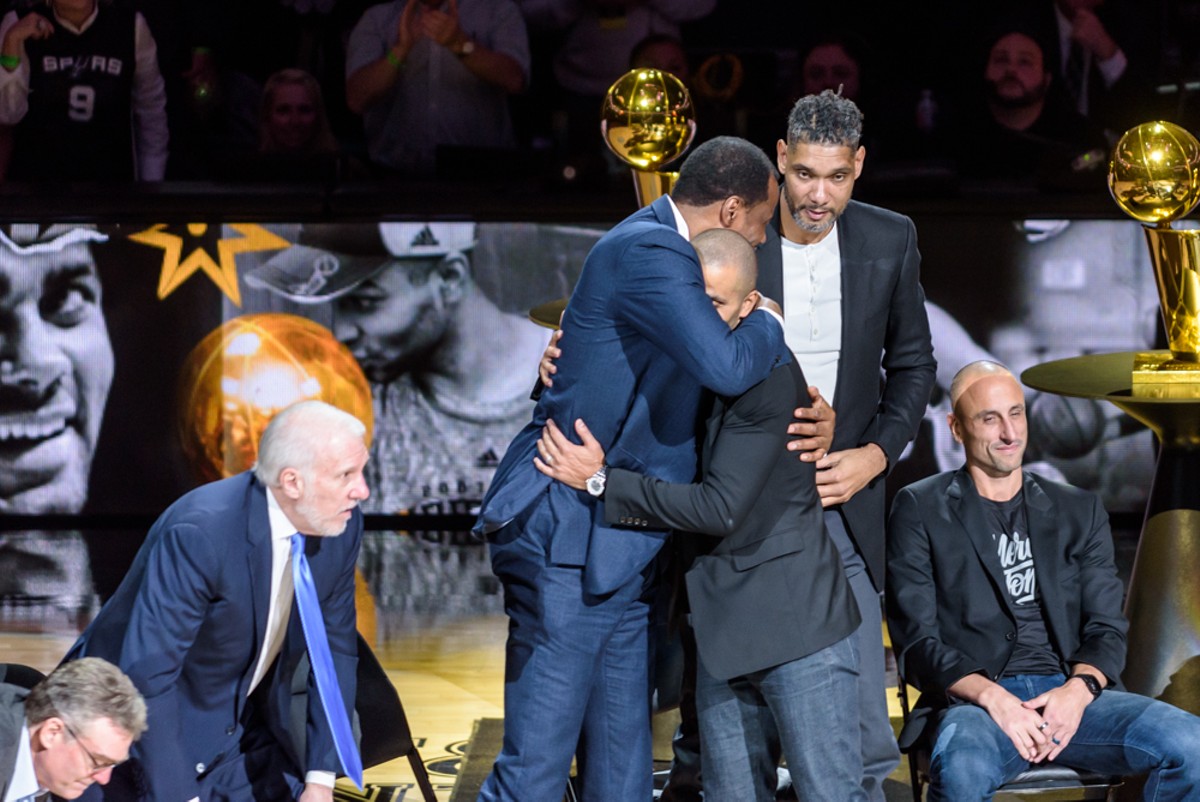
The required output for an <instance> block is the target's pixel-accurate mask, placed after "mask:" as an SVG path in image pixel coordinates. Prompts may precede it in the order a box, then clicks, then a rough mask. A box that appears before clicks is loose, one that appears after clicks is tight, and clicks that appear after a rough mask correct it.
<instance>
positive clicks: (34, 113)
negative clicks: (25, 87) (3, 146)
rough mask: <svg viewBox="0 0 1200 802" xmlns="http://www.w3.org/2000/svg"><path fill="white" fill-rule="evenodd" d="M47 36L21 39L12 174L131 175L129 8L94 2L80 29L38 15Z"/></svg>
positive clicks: (132, 57)
mask: <svg viewBox="0 0 1200 802" xmlns="http://www.w3.org/2000/svg"><path fill="white" fill-rule="evenodd" d="M46 16H47V18H48V19H49V20H50V21H51V22H52V23H53V25H54V34H53V35H52V36H50V37H48V38H46V39H41V40H38V39H32V38H31V39H29V40H27V41H26V42H25V51H26V54H27V55H28V57H29V72H30V74H29V112H28V114H26V116H25V119H24V120H22V121H21V123H20V124H19V125H18V126H17V129H16V136H17V141H16V147H15V148H14V153H13V161H12V169H11V173H12V175H13V177H14V178H21V177H24V176H26V175H30V176H32V175H36V176H38V177H39V178H43V179H44V178H62V179H71V178H76V179H78V178H80V177H82V176H87V177H90V178H107V179H117V180H132V179H133V178H134V170H133V164H134V162H133V122H132V120H131V114H132V100H131V97H132V91H133V72H134V67H135V55H134V12H133V10H132V9H130V8H128V7H126V6H125V5H123V4H120V3H116V4H102V5H101V6H100V13H99V14H98V15H97V17H96V20H95V22H93V23H92V25H91V26H90V27H89V28H88V29H87V30H86V31H84V32H83V33H81V34H76V33H72V32H71V31H69V30H67V29H66V28H64V27H63V26H62V25H61V24H60V23H59V22H58V20H56V19H55V18H54V15H53V14H50V13H46Z"/></svg>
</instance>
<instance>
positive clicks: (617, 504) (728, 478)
mask: <svg viewBox="0 0 1200 802" xmlns="http://www.w3.org/2000/svg"><path fill="white" fill-rule="evenodd" d="M805 387H806V385H805V381H804V374H803V373H801V371H800V368H799V366H798V365H797V364H796V363H795V362H794V361H793V362H790V363H788V364H787V365H782V366H780V367H778V368H775V370H773V371H772V372H771V375H770V376H768V377H767V378H766V379H765V380H764V381H762V382H761V383H759V384H757V385H755V386H754V387H752V388H751V389H750V390H748V391H746V392H745V393H743V394H742V395H740V396H738V397H736V398H725V397H717V398H715V400H714V403H713V407H712V412H711V414H710V416H709V418H708V422H707V431H706V435H705V439H704V445H703V448H702V449H701V481H700V483H699V484H669V483H667V482H662V481H659V480H658V479H654V478H652V477H648V476H643V475H641V474H638V473H634V472H632V471H626V470H620V469H611V468H610V469H609V476H608V487H607V490H606V492H605V495H604V497H605V515H606V517H607V519H608V522H609V523H611V524H617V525H624V526H636V527H649V528H655V527H659V528H663V527H670V528H672V529H676V530H684V532H685V533H683V534H680V533H677V534H676V535H674V537H684V538H702V539H703V540H702V542H701V543H698V544H696V545H697V546H698V548H697V551H699V552H700V554H699V555H698V556H696V557H695V559H694V561H693V563H692V565H691V567H690V568H689V569H688V570H687V591H688V600H689V602H690V604H691V610H692V626H693V628H694V630H695V633H696V645H697V648H698V650H699V653H700V656H701V658H702V659H703V661H704V666H705V668H706V669H707V670H708V671H709V672H710V673H711V674H712V675H713V676H715V677H717V678H719V679H730V678H733V677H737V676H741V675H743V674H748V673H750V672H752V671H759V670H762V669H766V668H771V667H772V666H776V665H780V664H782V663H786V662H789V661H791V660H796V659H799V658H801V657H804V656H805V655H809V654H812V653H813V652H816V651H818V650H820V649H823V648H825V647H826V646H829V645H831V644H833V643H836V642H837V641H839V640H841V639H842V638H844V637H846V636H847V635H849V634H850V633H851V632H852V631H854V629H855V628H856V627H857V626H858V623H859V620H860V619H859V614H858V607H857V606H856V605H855V602H854V597H853V596H852V595H851V593H850V586H849V583H848V582H847V580H846V574H845V571H844V570H843V569H842V565H841V560H840V558H839V557H838V553H837V550H836V549H835V548H834V546H833V542H832V541H831V540H830V539H829V538H828V537H827V536H826V534H825V525H824V519H823V517H822V512H821V502H820V499H819V498H818V496H817V491H816V484H815V479H814V476H813V474H814V471H815V469H814V467H813V464H812V463H809V462H801V461H800V460H798V459H796V457H795V455H794V454H792V453H791V452H789V451H787V450H786V449H785V447H784V446H785V444H786V442H787V439H788V436H787V426H788V423H790V422H791V420H792V412H793V410H794V409H795V406H796V398H797V397H798V395H800V394H803V393H804V390H805ZM695 532H704V533H707V535H695V534H686V533H695Z"/></svg>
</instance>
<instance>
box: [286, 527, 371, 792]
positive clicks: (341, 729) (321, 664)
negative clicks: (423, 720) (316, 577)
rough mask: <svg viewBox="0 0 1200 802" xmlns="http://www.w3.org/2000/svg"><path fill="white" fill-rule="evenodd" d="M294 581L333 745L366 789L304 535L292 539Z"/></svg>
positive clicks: (344, 766)
mask: <svg viewBox="0 0 1200 802" xmlns="http://www.w3.org/2000/svg"><path fill="white" fill-rule="evenodd" d="M292 579H293V581H294V583H295V585H296V607H297V608H298V609H299V610H300V625H301V626H302V627H303V628H304V640H305V642H306V643H307V644H308V661H309V663H311V664H312V670H313V674H314V675H315V676H316V678H317V693H318V694H319V695H320V697H321V707H322V708H323V709H324V710H325V718H326V719H327V720H328V721H329V729H330V730H331V731H332V732H333V743H334V746H336V747H337V754H338V760H340V761H341V762H342V770H343V771H344V772H345V774H346V776H347V777H349V778H350V779H351V780H353V781H354V784H355V785H356V786H358V788H359V789H361V788H362V787H363V767H362V757H361V756H360V755H359V753H358V746H357V745H356V744H355V743H354V733H353V732H352V731H351V729H350V717H349V716H347V715H346V705H345V704H343V702H342V693H341V690H340V689H339V688H338V681H337V674H336V672H334V670H333V656H332V655H331V654H330V653H329V638H327V637H326V635H325V620H324V618H323V617H322V616H321V603H320V602H319V601H318V600H317V588H316V586H315V585H314V584H313V576H312V571H311V570H310V569H309V567H308V559H307V558H305V556H304V535H301V534H299V533H297V534H294V535H292Z"/></svg>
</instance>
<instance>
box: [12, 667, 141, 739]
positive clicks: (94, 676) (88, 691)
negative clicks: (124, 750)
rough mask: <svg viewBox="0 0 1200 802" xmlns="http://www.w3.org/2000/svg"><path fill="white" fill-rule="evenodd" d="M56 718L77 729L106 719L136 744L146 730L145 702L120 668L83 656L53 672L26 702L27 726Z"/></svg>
mask: <svg viewBox="0 0 1200 802" xmlns="http://www.w3.org/2000/svg"><path fill="white" fill-rule="evenodd" d="M56 717H57V718H61V719H62V720H63V721H65V722H67V725H68V726H73V727H76V728H82V727H87V726H90V725H91V724H92V723H93V722H95V721H98V720H100V719H102V718H107V719H109V720H110V721H112V723H113V726H115V727H117V728H118V729H121V730H124V731H125V732H127V733H129V734H130V735H131V736H133V739H134V740H135V741H136V740H137V739H138V738H139V737H141V734H142V733H143V732H145V731H146V702H145V701H144V700H143V699H142V695H141V694H140V693H138V689H137V688H136V687H134V684H133V681H132V680H130V679H129V677H127V676H125V674H124V673H122V671H121V669H119V668H117V667H116V666H114V665H113V664H112V663H110V662H108V661H107V660H102V659H100V658H99V657H83V658H80V659H79V660H73V661H71V662H70V663H63V664H62V665H61V666H59V667H58V668H56V669H54V671H53V672H51V673H50V676H48V677H46V678H45V679H44V680H42V681H41V682H39V683H38V684H37V685H35V686H34V687H33V690H31V691H30V692H29V696H28V697H27V698H26V699H25V721H26V723H27V724H28V725H29V726H33V725H35V724H41V723H42V722H43V721H45V720H46V719H49V718H56Z"/></svg>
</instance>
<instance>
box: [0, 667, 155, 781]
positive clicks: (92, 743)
mask: <svg viewBox="0 0 1200 802" xmlns="http://www.w3.org/2000/svg"><path fill="white" fill-rule="evenodd" d="M145 730H146V703H145V702H144V701H143V700H142V696H141V694H140V693H138V691H137V688H135V687H134V685H133V682H131V681H130V679H129V677H127V676H125V675H124V674H123V673H121V670H120V669H118V668H117V667H116V666H114V665H113V664H112V663H109V662H108V661H106V660H101V659H100V658H98V657H87V658H84V659H82V660H76V661H74V662H71V663H65V664H63V665H61V666H59V667H58V668H57V669H55V670H54V672H53V673H51V674H50V676H48V677H46V678H45V679H44V680H42V681H41V682H39V683H38V684H37V685H35V686H34V687H33V688H32V690H30V689H27V688H25V687H23V686H21V685H19V684H11V683H9V682H2V681H0V802H23V801H24V800H32V799H35V798H37V797H39V796H40V795H42V794H45V793H47V792H49V793H53V794H54V795H55V796H56V797H58V798H60V799H75V798H77V797H79V795H80V794H82V793H83V792H84V790H86V789H87V788H88V786H90V785H91V784H92V783H100V784H101V785H104V784H106V783H107V782H108V781H109V779H110V778H111V777H112V770H113V769H114V768H115V767H116V766H118V765H120V764H121V763H123V762H125V760H127V759H128V758H129V747H130V746H131V745H132V744H133V742H134V741H136V740H137V739H138V738H139V737H140V736H141V734H142V733H143V732H145Z"/></svg>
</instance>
